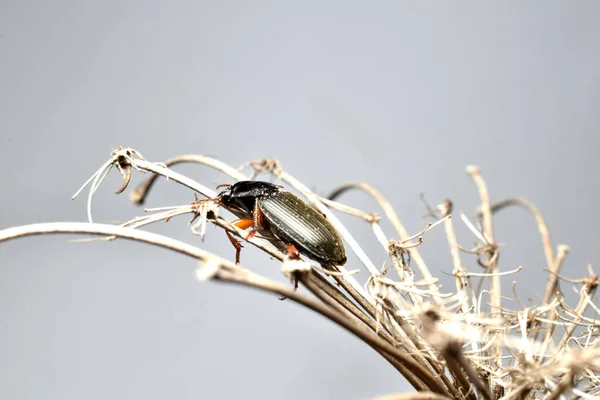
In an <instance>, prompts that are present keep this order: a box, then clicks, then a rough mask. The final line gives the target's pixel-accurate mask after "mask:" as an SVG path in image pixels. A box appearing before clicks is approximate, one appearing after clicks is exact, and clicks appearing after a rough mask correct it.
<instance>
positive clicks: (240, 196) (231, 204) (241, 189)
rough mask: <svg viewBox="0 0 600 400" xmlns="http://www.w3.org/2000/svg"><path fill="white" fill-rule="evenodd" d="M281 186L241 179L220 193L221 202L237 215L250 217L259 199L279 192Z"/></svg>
mask: <svg viewBox="0 0 600 400" xmlns="http://www.w3.org/2000/svg"><path fill="white" fill-rule="evenodd" d="M280 189H281V186H278V185H274V184H272V183H269V182H262V181H240V182H237V183H234V184H233V185H231V186H229V187H228V188H227V189H225V190H223V191H222V192H221V193H219V196H218V197H219V198H220V199H221V204H222V205H223V207H225V208H227V209H228V210H229V211H231V212H233V213H234V214H236V215H237V216H239V217H241V218H243V217H250V216H252V210H253V209H254V203H255V202H256V200H257V199H260V198H264V197H268V196H271V195H273V194H275V193H278V192H279V190H280Z"/></svg>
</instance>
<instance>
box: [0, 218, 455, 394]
mask: <svg viewBox="0 0 600 400" xmlns="http://www.w3.org/2000/svg"><path fill="white" fill-rule="evenodd" d="M56 233H70V234H95V235H105V236H116V237H121V238H125V239H131V240H135V241H139V242H144V243H148V244H152V245H156V246H159V247H163V248H166V249H168V250H172V251H175V252H177V253H180V254H184V255H187V256H190V257H193V258H195V259H197V260H201V261H204V262H207V263H209V264H210V265H212V266H214V264H215V263H218V264H219V268H216V269H215V273H214V278H215V279H219V280H222V281H226V282H233V283H239V284H243V285H246V286H251V287H255V288H258V289H261V290H265V291H269V292H272V293H276V294H279V295H282V296H285V297H287V298H289V299H290V300H292V301H294V302H297V303H299V304H302V305H304V306H305V307H307V308H309V309H311V310H313V311H316V312H317V313H319V314H321V315H323V316H324V317H326V318H328V319H330V320H331V321H333V322H335V323H337V324H338V325H340V326H342V327H343V328H345V329H346V330H348V331H349V332H351V333H353V334H354V335H356V336H358V337H359V338H360V339H362V340H363V341H364V342H365V343H367V344H368V345H369V346H371V347H372V348H373V349H375V350H376V351H383V352H385V353H386V354H389V355H390V356H391V357H394V358H395V359H397V360H398V361H400V362H402V363H404V364H405V365H406V366H407V368H409V369H410V370H411V372H412V373H413V374H415V375H416V376H417V377H418V378H419V379H420V380H421V381H423V382H424V383H425V384H426V385H427V386H428V387H429V388H431V390H434V391H435V392H437V393H441V394H447V391H446V390H445V389H444V388H443V387H441V386H440V385H439V384H438V383H437V382H436V381H435V379H434V378H433V377H432V376H431V375H430V374H429V372H428V371H427V370H425V369H424V368H423V367H422V366H421V365H419V364H418V363H416V362H415V361H414V360H413V359H412V358H411V357H410V356H408V355H406V354H405V353H403V352H401V351H400V350H398V349H396V348H394V347H393V346H390V345H389V344H387V343H386V342H384V341H383V340H381V339H380V338H379V337H377V336H376V335H375V334H374V333H373V332H371V331H369V330H368V329H367V328H365V327H364V326H359V325H356V324H352V323H351V322H350V321H348V320H347V319H345V318H344V317H343V316H342V315H341V314H340V313H338V312H337V311H334V310H332V309H330V308H328V307H327V306H325V305H323V304H321V303H317V302H316V301H314V300H312V299H311V298H309V297H306V296H304V295H302V294H300V293H298V292H296V291H295V290H293V289H292V288H290V287H287V286H283V285H281V284H279V283H277V282H274V281H271V280H269V279H266V278H264V277H261V276H259V275H256V274H254V273H253V272H251V271H249V270H246V269H244V268H241V267H239V266H236V265H235V264H233V263H231V262H230V261H227V260H225V259H222V258H220V257H218V256H216V255H214V254H212V253H209V252H207V251H204V250H202V249H199V248H197V247H194V246H191V245H188V244H186V243H184V242H181V241H179V240H175V239H171V238H169V237H166V236H162V235H158V234H155V233H151V232H145V231H139V230H135V229H129V228H123V227H120V226H114V225H106V224H94V223H83V222H54V223H44V224H31V225H24V226H19V227H14V228H8V229H4V230H1V231H0V242H4V241H7V240H11V239H16V238H20V237H25V236H32V235H42V234H56Z"/></svg>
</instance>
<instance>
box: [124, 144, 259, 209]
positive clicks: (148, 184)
mask: <svg viewBox="0 0 600 400" xmlns="http://www.w3.org/2000/svg"><path fill="white" fill-rule="evenodd" d="M183 163H195V164H204V165H206V166H208V167H211V168H214V169H216V170H218V171H221V172H223V173H224V174H225V175H229V176H230V177H232V178H233V179H236V180H239V181H243V180H247V179H248V177H247V176H246V175H244V174H243V173H241V172H240V171H238V170H237V169H235V168H233V167H231V166H229V165H227V164H225V163H224V162H222V161H219V160H217V159H214V158H211V157H206V156H202V155H197V154H185V155H181V156H177V157H173V158H169V159H168V160H167V161H165V162H164V164H165V166H166V167H171V166H173V165H176V164H183ZM158 177H159V174H154V175H152V176H150V177H149V178H148V179H146V180H145V181H144V182H142V183H141V184H140V185H138V186H137V187H136V188H135V189H134V190H133V191H132V192H131V194H130V199H131V201H132V202H133V203H135V204H143V203H144V201H145V200H146V196H147V195H148V192H149V191H150V189H151V188H152V186H153V185H154V182H155V181H156V179H157V178H158ZM207 197H214V196H207Z"/></svg>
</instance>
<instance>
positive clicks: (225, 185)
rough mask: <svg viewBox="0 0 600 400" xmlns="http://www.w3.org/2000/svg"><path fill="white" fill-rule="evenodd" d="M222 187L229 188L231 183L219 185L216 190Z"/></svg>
mask: <svg viewBox="0 0 600 400" xmlns="http://www.w3.org/2000/svg"><path fill="white" fill-rule="evenodd" d="M222 187H231V183H221V184H220V185H217V189H220V188H222Z"/></svg>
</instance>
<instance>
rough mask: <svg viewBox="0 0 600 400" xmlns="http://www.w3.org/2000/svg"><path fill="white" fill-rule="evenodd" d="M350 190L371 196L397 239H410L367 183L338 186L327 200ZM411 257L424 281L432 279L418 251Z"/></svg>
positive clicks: (383, 198) (377, 192)
mask: <svg viewBox="0 0 600 400" xmlns="http://www.w3.org/2000/svg"><path fill="white" fill-rule="evenodd" d="M350 189H359V190H362V191H364V192H366V193H367V194H368V195H369V196H371V197H372V198H373V199H374V200H375V201H376V202H377V204H379V206H380V207H381V209H382V210H383V212H384V213H385V215H386V217H387V218H388V219H389V221H390V222H391V224H392V226H393V227H394V229H395V230H396V233H397V234H398V237H399V238H400V239H401V240H406V239H408V238H409V237H410V235H409V234H408V231H407V230H406V228H405V227H404V225H403V224H402V222H401V221H400V218H399V217H398V214H397V213H396V210H394V207H392V205H391V204H390V202H389V201H388V200H387V199H386V198H385V197H384V196H383V195H382V194H381V193H379V191H377V190H376V189H375V188H373V187H372V186H371V185H369V184H368V183H364V182H349V183H346V184H344V185H341V186H338V187H337V188H336V189H334V190H333V191H332V192H331V193H330V194H329V196H328V198H329V199H330V200H335V199H336V198H338V197H339V196H341V195H342V194H343V193H344V192H346V191H348V190H350ZM411 257H412V259H413V260H415V263H416V264H417V267H418V268H419V271H420V272H421V275H423V278H425V279H431V278H433V276H432V275H431V272H430V271H429V268H428V267H427V264H426V263H425V260H424V259H423V257H422V256H421V254H420V253H419V251H418V250H417V249H413V250H411ZM430 289H431V290H434V291H436V290H437V286H435V285H431V286H430Z"/></svg>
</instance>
